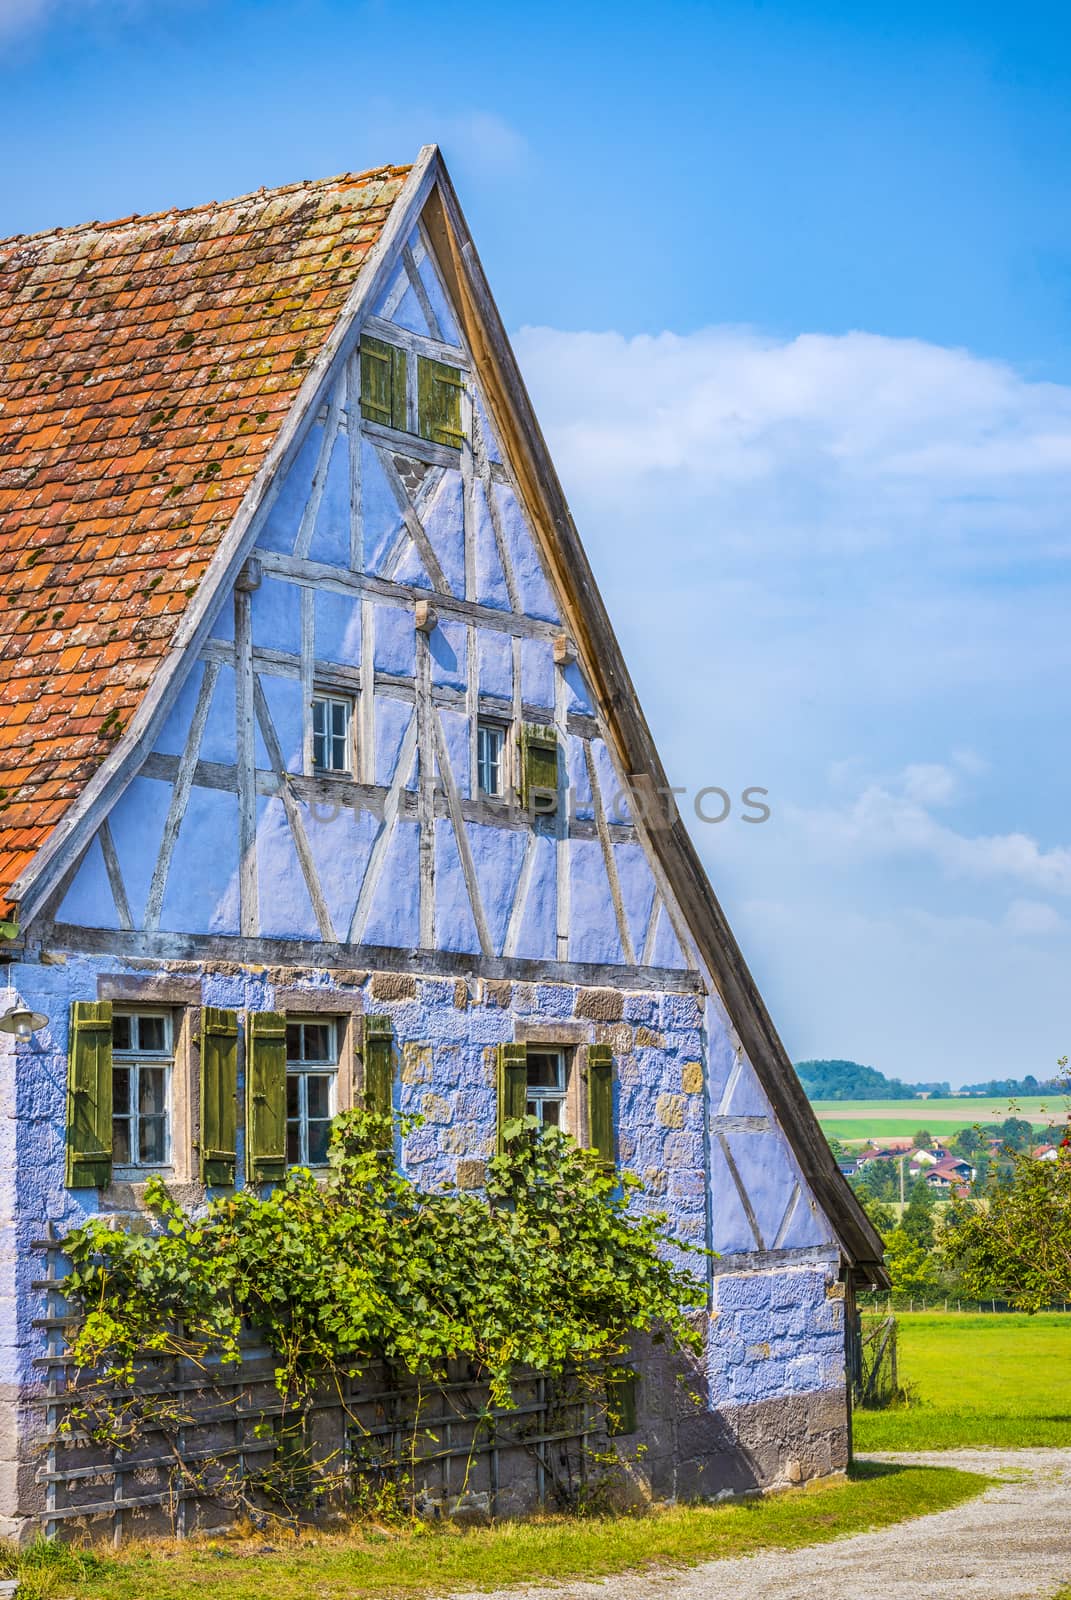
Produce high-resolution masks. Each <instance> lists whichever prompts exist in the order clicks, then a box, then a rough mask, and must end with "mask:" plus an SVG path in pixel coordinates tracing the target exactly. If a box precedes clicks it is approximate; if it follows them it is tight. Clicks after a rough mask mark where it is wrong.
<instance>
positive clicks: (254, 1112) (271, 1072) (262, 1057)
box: [245, 1011, 286, 1183]
mask: <svg viewBox="0 0 1071 1600" xmlns="http://www.w3.org/2000/svg"><path fill="white" fill-rule="evenodd" d="M245 1105H246V1115H245V1140H246V1171H247V1176H248V1179H249V1181H250V1182H251V1183H278V1182H279V1181H280V1180H281V1179H282V1178H283V1177H285V1175H286V1018H285V1017H284V1016H283V1015H282V1014H281V1013H280V1012H278V1011H251V1012H250V1013H249V1020H248V1027H247V1032H246V1062H245Z"/></svg>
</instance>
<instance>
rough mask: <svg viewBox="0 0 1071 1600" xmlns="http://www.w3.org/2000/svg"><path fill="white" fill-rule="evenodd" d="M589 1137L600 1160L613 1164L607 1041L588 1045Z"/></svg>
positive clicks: (611, 1074)
mask: <svg viewBox="0 0 1071 1600" xmlns="http://www.w3.org/2000/svg"><path fill="white" fill-rule="evenodd" d="M587 1075H588V1136H589V1140H590V1143H591V1148H592V1149H593V1150H594V1151H596V1152H597V1154H598V1156H599V1158H600V1160H601V1161H603V1162H605V1164H606V1165H607V1166H608V1167H612V1166H613V1165H614V1161H615V1156H616V1152H615V1148H614V1058H613V1053H612V1051H611V1049H610V1046H609V1045H608V1044H589V1045H588V1061H587Z"/></svg>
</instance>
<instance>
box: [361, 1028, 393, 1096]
mask: <svg viewBox="0 0 1071 1600" xmlns="http://www.w3.org/2000/svg"><path fill="white" fill-rule="evenodd" d="M364 1104H365V1110H366V1111H374V1112H376V1113H377V1114H378V1115H379V1116H381V1117H389V1116H390V1115H391V1113H392V1111H393V1108H394V1035H393V1028H392V1025H391V1020H390V1018H389V1017H383V1016H370V1017H365V1019H364Z"/></svg>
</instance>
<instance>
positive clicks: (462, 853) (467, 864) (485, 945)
mask: <svg viewBox="0 0 1071 1600" xmlns="http://www.w3.org/2000/svg"><path fill="white" fill-rule="evenodd" d="M428 716H429V719H430V721H431V728H432V739H433V743H434V746H435V759H436V760H437V761H438V763H439V776H440V777H441V778H442V782H443V787H444V789H445V790H446V803H447V806H448V808H449V812H450V821H451V822H452V823H453V825H454V834H455V837H456V839H457V853H458V855H459V857H460V858H461V872H462V875H463V876H464V879H465V888H466V890H467V891H468V897H469V904H470V906H471V907H472V920H473V922H475V924H476V935H477V938H478V939H479V941H480V949H481V951H482V952H483V954H484V955H485V956H491V955H494V953H495V952H494V946H493V944H492V942H491V933H490V929H489V928H488V926H487V914H486V912H485V911H484V909H483V900H482V899H481V897H480V884H479V879H478V878H477V877H476V863H475V862H474V860H473V858H472V845H471V843H470V841H469V830H468V828H467V827H466V825H465V817H464V813H463V812H462V809H461V800H460V797H459V795H458V792H457V784H456V783H455V782H454V773H453V768H452V767H451V765H450V756H449V753H448V751H447V748H446V739H445V737H444V735H443V730H442V724H441V722H440V721H439V713H438V711H437V710H436V709H435V708H434V706H431V705H430V704H429V706H428Z"/></svg>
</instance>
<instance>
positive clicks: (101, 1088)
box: [67, 1000, 112, 1189]
mask: <svg viewBox="0 0 1071 1600" xmlns="http://www.w3.org/2000/svg"><path fill="white" fill-rule="evenodd" d="M111 1176H112V1006H111V1001H110V1000H76V1001H75V1003H74V1004H73V1005H72V1006H71V1018H70V1051H69V1055H68V1061H67V1185H68V1187H69V1188H71V1189H92V1188H103V1186H104V1185H105V1184H107V1183H110V1182H111Z"/></svg>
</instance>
